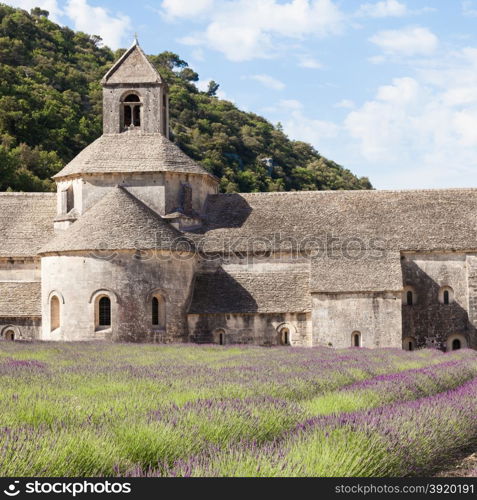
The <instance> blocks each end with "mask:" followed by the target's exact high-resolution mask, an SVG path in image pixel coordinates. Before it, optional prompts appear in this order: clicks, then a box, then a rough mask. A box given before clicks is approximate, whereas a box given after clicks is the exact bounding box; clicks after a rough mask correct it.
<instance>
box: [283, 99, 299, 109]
mask: <svg viewBox="0 0 477 500" xmlns="http://www.w3.org/2000/svg"><path fill="white" fill-rule="evenodd" d="M278 104H279V106H280V107H281V108H284V109H292V110H298V109H303V104H302V103H301V102H300V101H297V100H296V99H282V100H281V101H280V102H279V103H278Z"/></svg>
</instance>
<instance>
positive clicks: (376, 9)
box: [357, 0, 409, 17]
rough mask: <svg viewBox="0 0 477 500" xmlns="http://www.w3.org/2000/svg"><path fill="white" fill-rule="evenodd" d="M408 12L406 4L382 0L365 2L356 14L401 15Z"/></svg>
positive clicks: (371, 15) (394, 0) (373, 15)
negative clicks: (379, 0)
mask: <svg viewBox="0 0 477 500" xmlns="http://www.w3.org/2000/svg"><path fill="white" fill-rule="evenodd" d="M408 14H409V10H408V8H407V6H406V4H403V3H401V2H398V1H397V0H384V1H382V2H377V3H365V4H363V5H361V6H360V8H359V10H358V13H357V15H358V16H367V17H402V16H406V15H408Z"/></svg>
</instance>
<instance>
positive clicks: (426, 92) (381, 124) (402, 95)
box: [334, 48, 477, 188]
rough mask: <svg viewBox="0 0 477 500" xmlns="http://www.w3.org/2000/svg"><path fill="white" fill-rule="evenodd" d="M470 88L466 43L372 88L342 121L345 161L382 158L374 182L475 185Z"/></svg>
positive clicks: (476, 96)
mask: <svg viewBox="0 0 477 500" xmlns="http://www.w3.org/2000/svg"><path fill="white" fill-rule="evenodd" d="M476 89H477V49H473V48H472V49H471V48H467V49H462V50H460V51H457V52H452V53H447V54H444V55H443V56H442V57H441V58H439V59H437V58H436V59H435V60H428V61H426V65H425V66H424V67H422V68H420V69H418V70H417V71H416V74H415V76H413V77H405V78H396V79H394V80H393V81H392V82H391V83H390V84H389V85H384V86H381V87H379V88H378V89H377V90H376V93H375V96H374V98H373V99H371V100H369V101H367V102H365V103H364V104H362V105H361V106H360V107H359V108H357V109H355V110H353V111H351V112H350V113H349V114H348V116H347V117H346V119H345V121H344V131H345V132H344V134H343V135H340V136H339V142H340V143H341V144H347V145H348V146H347V147H348V149H347V152H346V155H347V156H348V158H349V159H350V161H346V160H345V163H346V164H347V166H348V167H350V168H353V162H355V161H356V158H359V160H358V161H359V162H360V163H362V164H367V165H368V167H369V168H370V169H372V167H373V165H375V166H380V165H386V167H387V168H386V169H376V170H375V171H374V175H373V176H372V177H373V180H374V182H375V184H376V186H377V187H393V188H401V187H449V186H469V185H476V184H477V156H476V155H475V151H476V148H477V91H476ZM350 138H351V139H350ZM334 157H335V158H336V155H335V156H334ZM351 159H352V160H351ZM341 161H343V160H342V159H341Z"/></svg>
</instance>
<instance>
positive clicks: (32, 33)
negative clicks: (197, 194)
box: [0, 4, 371, 192]
mask: <svg viewBox="0 0 477 500" xmlns="http://www.w3.org/2000/svg"><path fill="white" fill-rule="evenodd" d="M122 52H123V50H118V51H116V52H113V51H112V50H110V49H109V48H108V47H104V46H102V44H101V39H100V38H99V37H97V36H90V35H87V34H84V33H81V32H75V31H73V30H71V29H69V28H66V27H61V26H59V25H57V24H55V23H53V22H51V21H50V20H49V19H48V12H46V11H44V10H41V9H39V8H36V9H33V10H32V11H31V13H28V12H26V11H24V10H21V9H14V8H11V7H8V6H6V5H3V4H0V191H4V190H20V191H48V190H52V189H53V187H54V186H53V182H52V181H51V179H50V178H51V176H52V175H54V174H55V173H56V172H58V171H59V170H60V169H61V168H62V167H63V166H64V165H65V164H66V163H67V162H68V161H70V160H71V159H72V158H73V157H74V156H75V155H77V154H78V153H79V152H80V151H81V150H82V149H83V148H84V147H85V146H87V145H88V144H89V143H91V142H92V141H93V140H94V139H96V138H97V137H98V136H99V135H100V134H101V130H102V124H101V115H102V106H101V97H102V96H101V86H100V83H99V81H100V79H101V77H102V76H103V75H104V73H105V72H106V71H107V69H108V68H109V67H110V66H111V64H112V63H113V62H114V61H115V60H116V59H117V58H118V57H119V56H120V55H121V54H122ZM150 60H151V62H152V63H153V64H154V65H155V66H156V67H157V69H158V70H159V72H160V73H161V75H162V76H163V77H164V78H165V79H166V81H167V82H168V83H169V85H170V100H171V128H172V140H174V141H175V142H176V143H177V144H178V145H179V146H180V147H181V148H182V149H183V150H184V151H185V152H186V153H187V154H188V155H189V156H191V157H192V158H194V159H195V160H196V161H198V162H199V163H201V164H202V165H203V166H204V167H205V168H206V169H207V170H209V171H210V172H212V173H213V174H215V175H216V176H217V177H219V178H220V179H221V189H222V191H224V192H237V191H240V192H250V191H280V190H315V189H369V188H371V184H370V183H369V180H368V179H367V178H364V177H362V178H357V177H356V176H355V175H353V174H352V173H351V172H350V171H349V170H346V169H344V168H343V167H341V166H340V165H338V164H336V163H335V162H333V161H330V160H328V159H326V158H324V157H323V156H321V155H320V154H319V153H318V152H317V151H316V150H315V149H314V148H313V147H312V146H311V145H310V144H307V143H304V142H300V141H291V140H290V139H288V137H287V136H286V135H285V134H284V132H283V131H282V129H281V127H280V125H277V126H274V125H272V124H271V123H270V122H268V121H267V120H265V119H264V118H262V117H261V116H258V115H256V114H254V113H245V112H243V111H241V110H239V109H238V108H237V107H236V106H235V105H234V104H232V103H231V102H229V101H225V100H221V99H219V98H217V97H216V92H217V88H218V85H217V84H216V83H215V82H210V84H209V89H208V91H206V92H200V91H199V90H198V89H197V87H196V85H195V83H194V82H197V81H198V75H197V73H195V72H194V71H193V70H192V69H191V68H190V67H189V66H188V64H187V63H186V62H185V61H183V60H181V59H180V57H179V56H178V55H176V54H173V53H171V52H163V53H161V54H158V55H153V56H150Z"/></svg>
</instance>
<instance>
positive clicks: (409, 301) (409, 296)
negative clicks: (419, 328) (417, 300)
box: [406, 290, 414, 306]
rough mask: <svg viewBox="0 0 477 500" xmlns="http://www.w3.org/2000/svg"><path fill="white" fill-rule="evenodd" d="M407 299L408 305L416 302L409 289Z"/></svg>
mask: <svg viewBox="0 0 477 500" xmlns="http://www.w3.org/2000/svg"><path fill="white" fill-rule="evenodd" d="M406 301H407V305H408V306H412V305H413V303H414V297H413V293H412V291H411V290H409V291H408V292H407V294H406Z"/></svg>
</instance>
